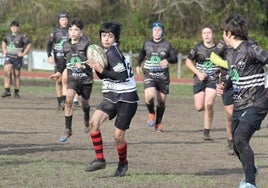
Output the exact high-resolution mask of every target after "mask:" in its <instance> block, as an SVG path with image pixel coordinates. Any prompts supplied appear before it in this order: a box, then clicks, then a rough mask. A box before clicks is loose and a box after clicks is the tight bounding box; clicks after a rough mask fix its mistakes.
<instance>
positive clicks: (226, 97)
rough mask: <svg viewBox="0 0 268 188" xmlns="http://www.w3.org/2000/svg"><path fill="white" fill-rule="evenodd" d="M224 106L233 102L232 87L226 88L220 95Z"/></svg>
mask: <svg viewBox="0 0 268 188" xmlns="http://www.w3.org/2000/svg"><path fill="white" fill-rule="evenodd" d="M221 98H222V102H223V105H224V106H229V105H232V104H234V90H233V88H232V87H230V88H229V89H227V90H226V91H225V92H224V93H223V94H222V96H221Z"/></svg>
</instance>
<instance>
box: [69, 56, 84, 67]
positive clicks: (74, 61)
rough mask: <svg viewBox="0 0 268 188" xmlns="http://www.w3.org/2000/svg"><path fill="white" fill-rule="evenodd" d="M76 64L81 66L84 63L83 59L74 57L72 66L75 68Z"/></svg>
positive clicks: (71, 62)
mask: <svg viewBox="0 0 268 188" xmlns="http://www.w3.org/2000/svg"><path fill="white" fill-rule="evenodd" d="M76 63H79V64H81V63H82V61H81V59H80V58H79V57H72V58H71V59H70V64H71V65H72V66H74V65H75V64H76Z"/></svg>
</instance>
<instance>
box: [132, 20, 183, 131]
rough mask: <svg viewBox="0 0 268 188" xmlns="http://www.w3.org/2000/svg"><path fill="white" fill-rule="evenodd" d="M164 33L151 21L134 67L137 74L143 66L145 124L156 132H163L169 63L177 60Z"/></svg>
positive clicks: (157, 23) (156, 23)
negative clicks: (146, 110) (150, 36)
mask: <svg viewBox="0 0 268 188" xmlns="http://www.w3.org/2000/svg"><path fill="white" fill-rule="evenodd" d="M164 34H165V30H164V25H163V24H162V23H160V22H155V23H153V25H152V38H151V39H150V40H148V41H145V42H144V44H143V47H142V49H141V51H140V54H139V57H138V61H137V67H136V73H137V74H141V73H142V68H143V74H144V94H145V104H146V106H147V109H148V112H149V114H148V120H147V124H148V126H149V127H155V131H156V132H163V125H162V118H163V116H164V112H165V109H166V98H167V95H168V94H169V83H170V75H169V64H170V63H177V62H178V57H177V53H176V51H175V50H174V49H173V47H172V45H171V44H170V42H168V41H167V40H165V39H164V38H163V37H164ZM144 60H145V62H144V65H143V67H142V62H143V61H144ZM155 98H156V101H157V105H156V110H155V104H154V102H155Z"/></svg>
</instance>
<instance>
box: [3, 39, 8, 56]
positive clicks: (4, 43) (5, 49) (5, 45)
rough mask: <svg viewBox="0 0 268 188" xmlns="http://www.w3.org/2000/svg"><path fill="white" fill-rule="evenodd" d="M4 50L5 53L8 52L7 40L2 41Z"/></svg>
mask: <svg viewBox="0 0 268 188" xmlns="http://www.w3.org/2000/svg"><path fill="white" fill-rule="evenodd" d="M2 52H3V54H4V55H6V54H7V44H6V42H5V41H2Z"/></svg>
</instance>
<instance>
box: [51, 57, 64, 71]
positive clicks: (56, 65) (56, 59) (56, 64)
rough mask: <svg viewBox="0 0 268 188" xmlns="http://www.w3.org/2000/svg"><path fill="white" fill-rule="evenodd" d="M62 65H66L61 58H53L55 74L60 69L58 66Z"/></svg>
mask: <svg viewBox="0 0 268 188" xmlns="http://www.w3.org/2000/svg"><path fill="white" fill-rule="evenodd" d="M62 63H64V64H66V62H65V59H64V58H61V59H59V58H55V66H54V71H55V73H56V72H59V68H60V66H61V64H62Z"/></svg>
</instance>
